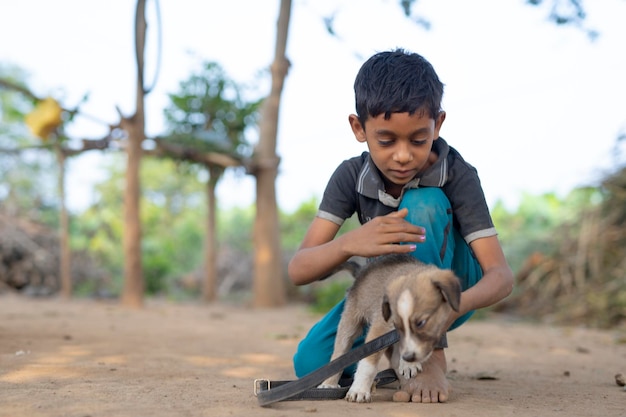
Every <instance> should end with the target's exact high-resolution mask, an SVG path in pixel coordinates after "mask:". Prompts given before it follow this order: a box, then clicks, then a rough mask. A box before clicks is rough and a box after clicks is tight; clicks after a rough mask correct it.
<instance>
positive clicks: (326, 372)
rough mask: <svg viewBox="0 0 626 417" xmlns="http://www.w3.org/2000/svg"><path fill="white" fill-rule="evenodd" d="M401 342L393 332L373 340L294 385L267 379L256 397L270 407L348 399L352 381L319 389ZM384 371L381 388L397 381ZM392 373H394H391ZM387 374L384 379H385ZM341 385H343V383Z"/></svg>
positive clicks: (260, 381)
mask: <svg viewBox="0 0 626 417" xmlns="http://www.w3.org/2000/svg"><path fill="white" fill-rule="evenodd" d="M398 340H400V336H399V335H398V331H397V330H392V331H390V332H389V333H386V334H384V335H382V336H380V337H377V338H376V339H374V340H371V341H369V342H367V343H365V344H363V345H361V346H359V347H357V348H355V349H353V350H351V351H350V352H348V353H346V354H344V355H342V356H340V357H338V358H336V359H335V360H333V361H331V362H330V363H328V364H327V365H325V366H322V367H321V368H319V369H316V370H315V371H313V372H311V373H309V374H307V375H305V376H303V377H302V378H300V379H296V380H293V381H270V380H267V379H257V380H255V381H254V395H256V397H257V400H258V402H259V405H260V406H266V405H269V404H272V403H275V402H278V401H285V400H305V399H309V400H314V399H339V398H343V397H345V395H346V393H347V392H348V389H349V385H350V383H351V380H350V381H349V382H345V381H344V384H346V383H347V386H341V387H340V388H317V386H318V385H319V384H321V383H322V382H323V381H324V380H326V378H328V377H330V376H332V375H335V374H337V373H339V372H342V371H343V370H344V369H345V368H347V367H348V366H350V365H352V364H353V363H355V362H358V361H359V360H361V359H363V358H365V357H367V356H369V355H371V354H373V353H375V352H378V351H379V350H382V349H385V348H386V347H389V346H391V345H393V344H394V343H396V342H397V341H398ZM385 372H386V371H383V372H382V373H379V375H378V376H377V384H378V385H383V384H387V383H390V382H393V381H394V380H395V373H394V375H393V380H391V376H390V375H389V373H386V374H385ZM391 372H393V371H392V370H391ZM381 374H383V375H381ZM340 385H342V383H341V382H340Z"/></svg>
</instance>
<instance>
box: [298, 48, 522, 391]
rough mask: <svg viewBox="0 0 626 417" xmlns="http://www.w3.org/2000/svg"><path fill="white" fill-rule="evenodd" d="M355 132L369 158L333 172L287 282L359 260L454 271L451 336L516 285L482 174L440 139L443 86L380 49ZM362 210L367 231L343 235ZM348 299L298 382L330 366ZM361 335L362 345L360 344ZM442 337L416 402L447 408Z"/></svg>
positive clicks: (307, 355) (363, 85)
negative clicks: (401, 256) (400, 257)
mask: <svg viewBox="0 0 626 417" xmlns="http://www.w3.org/2000/svg"><path fill="white" fill-rule="evenodd" d="M354 91H355V99H356V114H351V115H350V116H349V117H348V120H349V123H350V126H351V128H352V131H353V133H354V135H355V137H356V139H357V141H359V142H361V143H365V144H366V145H367V147H368V150H369V152H363V154H362V155H360V156H357V157H354V158H352V159H349V160H346V161H344V162H343V163H342V164H341V165H340V166H339V167H338V168H337V170H336V171H335V172H334V174H333V175H332V177H331V179H330V181H329V183H328V185H327V187H326V190H325V192H324V196H323V199H322V202H321V203H320V207H319V211H318V214H317V216H316V217H315V218H314V219H313V222H312V223H311V225H310V227H309V229H308V231H307V233H306V235H305V236H304V239H303V241H302V244H301V246H300V248H299V249H298V251H297V252H296V254H295V255H294V257H293V258H292V259H291V261H290V263H289V277H290V279H291V280H292V282H293V283H294V284H295V285H305V284H308V283H311V282H313V281H316V280H318V279H320V278H322V277H325V276H327V275H328V274H329V273H331V271H333V270H334V269H335V268H336V267H337V266H339V265H340V264H342V263H343V262H345V261H347V260H348V259H349V258H350V257H352V256H363V257H375V256H380V255H384V254H388V253H407V252H409V253H411V254H412V255H413V256H415V257H416V258H417V259H419V260H420V261H422V262H424V263H429V264H435V265H437V266H439V267H441V268H449V269H452V270H454V271H455V273H456V274H457V276H458V277H459V278H460V280H461V285H462V288H463V293H462V295H461V307H460V312H459V313H458V314H457V315H456V316H455V317H454V318H453V319H452V320H451V322H450V323H449V324H450V328H449V330H451V329H454V328H455V327H458V326H459V325H461V324H462V323H463V322H465V320H467V319H468V318H469V316H470V315H471V314H472V312H473V311H474V310H476V309H478V308H482V307H487V306H490V305H492V304H494V303H496V302H498V301H500V300H502V299H503V298H505V297H506V296H508V295H509V294H510V292H511V290H512V287H513V273H512V271H511V269H510V268H509V266H508V264H507V261H506V259H505V257H504V254H503V252H502V248H501V246H500V243H499V242H498V238H497V235H496V231H495V228H494V226H493V223H492V220H491V216H490V214H489V210H488V207H487V204H486V202H485V197H484V194H483V191H482V188H481V186H480V181H479V179H478V176H477V173H476V170H475V169H474V168H473V167H472V166H471V165H469V164H467V163H466V162H465V161H464V160H463V159H462V158H461V156H460V155H459V153H458V152H457V151H456V150H454V149H453V148H452V147H449V146H448V144H447V143H446V142H445V141H444V140H443V139H442V138H440V137H439V131H440V129H441V125H442V124H443V122H444V120H445V117H446V114H445V112H444V111H442V110H441V99H442V96H443V84H442V83H441V82H440V81H439V78H438V76H437V74H436V73H435V71H434V69H433V67H432V66H431V64H430V63H429V62H428V61H427V60H425V59H424V58H423V57H422V56H420V55H418V54H415V53H409V52H407V51H405V50H402V49H397V50H393V51H388V52H381V53H378V54H375V55H374V56H372V57H371V58H370V59H369V60H367V61H366V62H365V63H364V64H363V66H362V67H361V69H360V71H359V73H358V74H357V77H356V80H355V83H354ZM355 212H356V213H357V214H358V216H359V220H360V222H361V226H360V227H359V228H357V229H355V230H353V231H350V232H347V233H345V234H343V235H341V236H339V237H337V238H335V237H336V235H337V232H338V231H339V229H340V227H341V225H342V223H343V222H344V221H345V220H346V219H348V218H349V217H351V216H352V214H353V213H355ZM342 310H343V301H342V302H340V303H339V304H338V305H337V306H335V307H334V308H333V309H332V310H331V311H330V312H329V313H328V314H327V315H326V316H324V318H322V320H321V321H320V322H318V323H317V324H316V325H315V326H313V328H312V329H311V330H310V332H309V334H308V335H307V336H306V337H305V339H303V340H302V341H301V342H300V345H299V346H298V351H297V352H296V354H295V356H294V367H295V371H296V375H297V376H298V377H301V376H303V375H306V374H308V373H309V372H312V371H314V370H315V369H317V368H319V367H321V366H323V365H325V364H326V363H328V362H329V360H330V356H331V354H332V352H333V347H334V346H333V345H334V338H335V334H336V330H337V325H338V323H339V319H340V317H341V312H342ZM362 343H363V338H361V339H360V340H358V341H357V342H356V343H355V345H357V344H362ZM445 347H447V341H446V339H445V337H444V338H442V340H441V341H440V343H439V346H437V349H435V351H434V353H433V355H432V356H431V358H430V359H429V360H428V361H427V362H426V363H425V364H424V367H423V372H422V373H421V374H419V375H418V376H417V380H416V381H415V383H414V387H416V391H415V393H414V395H413V398H412V400H413V401H418V402H419V401H421V402H445V401H446V400H447V399H448V395H449V390H450V388H449V383H448V381H447V379H446V375H445V374H446V358H445V353H444V350H443V348H445Z"/></svg>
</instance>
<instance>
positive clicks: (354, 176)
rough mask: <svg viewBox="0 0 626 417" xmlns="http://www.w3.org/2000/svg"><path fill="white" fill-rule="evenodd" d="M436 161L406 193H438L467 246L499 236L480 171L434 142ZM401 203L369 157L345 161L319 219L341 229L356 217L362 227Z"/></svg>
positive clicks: (330, 185)
mask: <svg viewBox="0 0 626 417" xmlns="http://www.w3.org/2000/svg"><path fill="white" fill-rule="evenodd" d="M433 151H434V152H435V153H436V154H437V155H438V158H437V161H436V162H435V163H434V164H433V165H432V166H430V167H429V168H428V169H427V170H426V171H425V172H424V173H422V174H421V175H419V176H417V177H415V178H414V179H413V180H411V181H410V182H409V183H408V184H406V185H405V186H404V188H403V190H402V194H404V191H405V190H407V189H410V188H419V187H438V188H441V189H442V190H443V192H444V193H445V195H446V196H447V197H448V200H449V201H450V205H451V207H452V213H453V216H454V217H453V218H454V227H455V228H456V229H457V230H458V231H459V233H460V234H461V236H463V238H464V239H465V241H466V242H467V243H470V242H471V241H473V240H475V239H478V238H481V237H488V236H494V235H496V230H495V228H494V225H493V221H492V219H491V215H490V214H489V208H488V206H487V202H486V200H485V194H484V192H483V190H482V187H481V185H480V179H479V178H478V173H477V172H476V169H475V168H474V167H473V166H471V165H470V164H468V163H467V162H465V160H464V159H463V158H462V157H461V155H460V154H459V153H458V152H457V151H456V150H455V149H454V148H452V147H450V146H448V144H447V143H446V141H445V140H444V139H443V138H439V139H437V140H436V141H434V142H433ZM401 200H402V195H400V197H399V198H394V197H393V196H391V195H389V194H387V193H386V192H385V185H384V183H383V180H382V178H381V174H380V171H379V170H378V168H376V165H374V162H373V161H372V158H371V157H370V154H369V152H363V153H362V154H361V155H360V156H356V157H354V158H351V159H348V160H345V161H343V162H342V163H341V164H340V165H339V167H337V169H336V170H335V172H334V173H333V175H332V176H331V178H330V181H329V182H328V184H327V186H326V190H325V191H324V196H323V198H322V202H321V203H320V207H319V210H318V213H317V216H318V217H321V218H323V219H327V220H330V221H332V222H334V223H336V224H338V225H342V224H343V222H344V221H345V220H346V219H348V218H350V217H351V216H352V215H353V214H354V213H357V215H358V217H359V221H360V222H361V224H363V223H366V222H368V221H370V220H371V219H373V218H374V217H377V216H384V215H386V214H389V213H391V212H393V211H396V210H397V209H398V206H399V204H400V201H401Z"/></svg>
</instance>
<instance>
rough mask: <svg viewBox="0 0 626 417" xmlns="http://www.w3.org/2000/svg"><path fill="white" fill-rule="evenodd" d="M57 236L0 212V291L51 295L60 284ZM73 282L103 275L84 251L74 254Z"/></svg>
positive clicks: (99, 278) (52, 232) (45, 229)
mask: <svg viewBox="0 0 626 417" xmlns="http://www.w3.org/2000/svg"><path fill="white" fill-rule="evenodd" d="M59 251H60V244H59V238H58V235H57V233H56V232H55V231H53V230H50V229H49V228H47V227H45V226H42V225H40V224H37V223H34V222H31V221H27V220H24V219H18V218H15V217H12V216H8V215H6V214H2V213H0V291H1V290H7V289H12V290H19V291H24V292H27V293H29V294H32V295H50V294H54V293H56V292H57V291H58V290H59V288H60V279H59V257H60V253H59ZM72 263H73V265H72V280H73V283H74V284H76V283H79V282H83V281H85V280H86V279H98V280H102V279H103V274H102V271H101V270H99V269H98V268H97V267H95V266H94V264H93V262H92V261H91V260H90V259H89V258H88V257H87V256H85V255H84V254H75V255H74V257H73V262H72Z"/></svg>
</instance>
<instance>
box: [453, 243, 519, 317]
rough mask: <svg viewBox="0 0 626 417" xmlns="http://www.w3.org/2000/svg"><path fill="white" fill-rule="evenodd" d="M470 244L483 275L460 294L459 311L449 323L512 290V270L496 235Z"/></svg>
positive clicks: (505, 295)
mask: <svg viewBox="0 0 626 417" xmlns="http://www.w3.org/2000/svg"><path fill="white" fill-rule="evenodd" d="M470 246H471V248H472V250H473V251H474V254H475V255H476V259H478V262H479V263H480V266H481V268H482V270H483V277H482V278H481V279H480V280H479V281H478V282H477V283H476V285H474V286H473V287H470V288H468V289H467V290H465V291H464V292H463V293H462V294H461V305H460V308H459V312H458V313H457V315H456V317H454V318H453V319H452V320H451V321H450V324H452V323H453V322H454V320H456V319H457V318H458V317H460V316H462V315H463V314H465V313H467V312H469V311H472V310H477V309H479V308H483V307H488V306H491V305H493V304H495V303H497V302H498V301H500V300H502V299H504V298H506V297H507V296H508V295H509V294H510V293H511V291H512V290H513V281H514V278H513V271H511V268H510V267H509V265H508V263H507V261H506V259H505V257H504V253H503V252H502V247H501V246H500V242H499V241H498V238H497V236H491V237H485V238H481V239H476V240H475V241H473V242H472V243H470Z"/></svg>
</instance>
